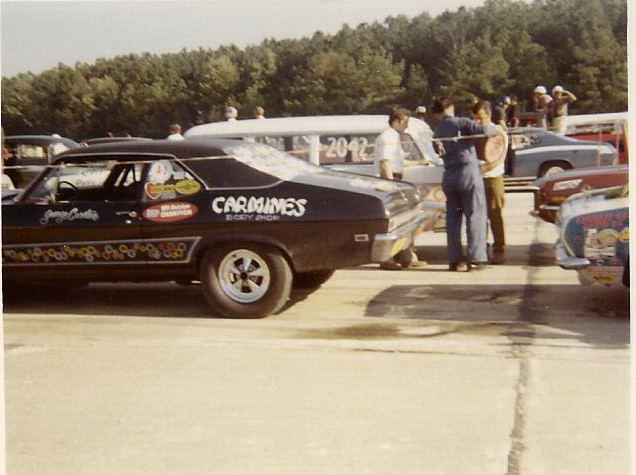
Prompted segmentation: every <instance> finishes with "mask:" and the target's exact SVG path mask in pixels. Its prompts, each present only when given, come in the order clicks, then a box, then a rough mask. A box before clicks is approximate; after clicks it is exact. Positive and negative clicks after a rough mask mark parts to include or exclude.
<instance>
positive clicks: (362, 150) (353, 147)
mask: <svg viewBox="0 0 636 475" xmlns="http://www.w3.org/2000/svg"><path fill="white" fill-rule="evenodd" d="M326 140H327V143H328V145H327V151H326V153H325V155H326V156H327V157H329V158H336V157H338V158H341V159H344V158H346V157H347V153H348V152H353V157H354V158H353V159H354V160H356V161H363V160H365V159H366V158H367V157H368V154H367V147H368V146H369V140H368V139H367V138H366V137H353V138H352V139H351V141H350V142H347V138H346V137H326Z"/></svg>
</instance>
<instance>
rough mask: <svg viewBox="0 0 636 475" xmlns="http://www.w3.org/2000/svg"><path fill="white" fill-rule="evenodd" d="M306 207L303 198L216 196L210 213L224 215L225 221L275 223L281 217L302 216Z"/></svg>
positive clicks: (305, 201)
mask: <svg viewBox="0 0 636 475" xmlns="http://www.w3.org/2000/svg"><path fill="white" fill-rule="evenodd" d="M306 205H307V200H306V199H305V198H271V197H267V198H266V197H263V196H260V197H256V196H250V197H249V198H248V197H246V196H217V197H216V198H214V199H213V200H212V211H213V212H214V213H215V214H223V215H225V219H226V221H277V220H279V219H280V217H281V216H290V217H295V218H299V217H301V216H303V215H304V214H305V212H306V210H307V208H306Z"/></svg>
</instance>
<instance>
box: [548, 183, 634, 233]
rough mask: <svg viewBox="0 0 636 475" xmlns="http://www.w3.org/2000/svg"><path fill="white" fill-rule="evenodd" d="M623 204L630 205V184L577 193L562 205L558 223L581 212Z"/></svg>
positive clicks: (590, 211)
mask: <svg viewBox="0 0 636 475" xmlns="http://www.w3.org/2000/svg"><path fill="white" fill-rule="evenodd" d="M623 206H625V207H627V206H629V185H623V186H613V187H611V188H602V189H599V190H593V191H584V192H582V193H576V194H574V195H572V196H571V197H570V198H568V199H567V200H566V201H565V202H564V203H563V204H562V205H561V209H560V210H559V215H558V218H557V224H559V223H563V222H565V221H566V220H568V219H570V218H571V217H572V216H576V215H579V214H584V213H592V212H596V211H602V210H605V209H612V208H616V207H623Z"/></svg>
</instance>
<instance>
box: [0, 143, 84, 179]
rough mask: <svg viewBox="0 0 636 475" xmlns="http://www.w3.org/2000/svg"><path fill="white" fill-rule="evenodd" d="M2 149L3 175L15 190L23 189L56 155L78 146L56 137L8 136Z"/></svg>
mask: <svg viewBox="0 0 636 475" xmlns="http://www.w3.org/2000/svg"><path fill="white" fill-rule="evenodd" d="M4 147H5V149H6V158H5V163H4V164H5V169H4V173H5V174H6V175H7V176H8V177H9V178H10V179H11V181H12V182H13V185H14V186H15V187H16V188H24V186H26V185H27V184H28V183H29V182H30V181H31V180H32V179H33V178H35V177H36V176H37V175H38V174H39V173H40V172H41V171H42V169H43V168H44V166H45V165H48V164H49V163H51V161H52V160H53V159H54V158H55V156H56V155H58V154H60V153H62V152H64V151H66V150H70V149H74V148H78V147H79V144H78V143H77V142H75V141H74V140H71V139H69V138H66V137H60V136H56V135H10V136H7V137H5V138H4ZM12 167H15V168H12Z"/></svg>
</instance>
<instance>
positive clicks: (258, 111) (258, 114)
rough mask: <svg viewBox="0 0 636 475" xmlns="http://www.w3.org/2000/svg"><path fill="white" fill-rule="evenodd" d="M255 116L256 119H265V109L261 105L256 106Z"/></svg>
mask: <svg viewBox="0 0 636 475" xmlns="http://www.w3.org/2000/svg"><path fill="white" fill-rule="evenodd" d="M254 118H255V119H264V118H265V109H263V108H262V107H261V106H256V107H254Z"/></svg>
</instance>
